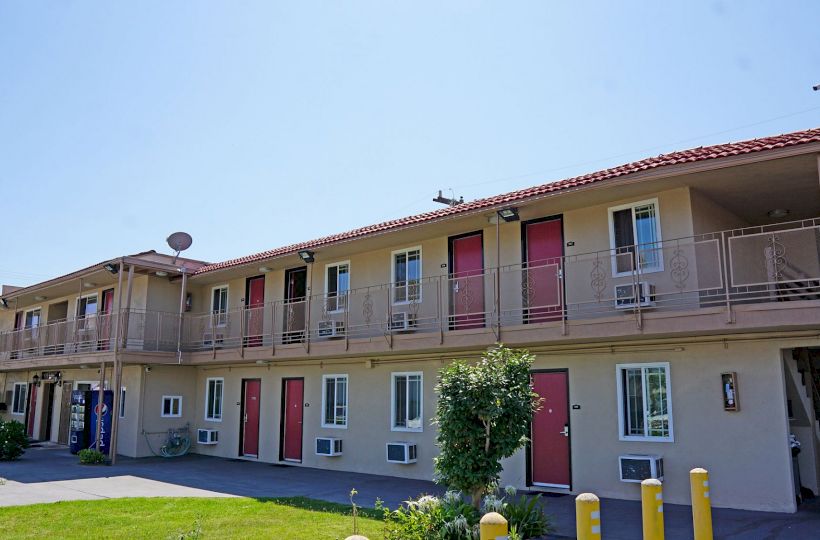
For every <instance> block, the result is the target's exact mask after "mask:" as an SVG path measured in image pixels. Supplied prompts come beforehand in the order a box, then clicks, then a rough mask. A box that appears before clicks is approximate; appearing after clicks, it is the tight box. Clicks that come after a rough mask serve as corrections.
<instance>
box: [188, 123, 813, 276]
mask: <svg viewBox="0 0 820 540" xmlns="http://www.w3.org/2000/svg"><path fill="white" fill-rule="evenodd" d="M814 142H820V128H815V129H808V130H805V131H796V132H794V133H786V134H783V135H775V136H772V137H763V138H761V139H751V140H747V141H740V142H734V143H725V144H716V145H713V146H699V147H697V148H691V149H689V150H681V151H679V152H672V153H670V154H661V155H659V156H656V157H650V158H646V159H642V160H640V161H635V162H632V163H627V164H625V165H620V166H618V167H613V168H611V169H604V170H602V171H598V172H593V173H589V174H585V175H582V176H576V177H574V178H567V179H565V180H559V181H557V182H550V183H548V184H541V185H539V186H534V187H530V188H526V189H521V190H518V191H512V192H510V193H504V194H501V195H495V196H493V197H487V198H484V199H476V200H474V201H469V202H466V203H463V204H459V205H457V206H452V207H448V208H441V209H439V210H434V211H432V212H424V213H423V214H416V215H414V216H409V217H404V218H400V219H394V220H391V221H385V222H383V223H377V224H375V225H368V226H367V227H361V228H359V229H353V230H352V231H347V232H343V233H339V234H333V235H330V236H325V237H322V238H317V239H315V240H309V241H307V242H301V243H299V244H291V245H289V246H284V247H280V248H276V249H272V250H269V251H263V252H261V253H256V254H254V255H248V256H245V257H239V258H238V259H231V260H228V261H223V262H219V263H214V264H209V265H205V266H203V267H201V268H200V269H199V270H197V271H196V274H197V275H198V274H204V273H206V272H213V271H216V270H222V269H225V268H231V267H234V266H240V265H243V264H250V263H253V262H258V261H263V260H266V259H271V258H274V257H281V256H283V255H289V254H294V253H296V252H298V251H300V250H303V249H314V248H318V247H321V246H326V245H328V244H335V243H337V242H343V241H348V240H353V239H356V238H361V237H364V236H370V235H374V234H378V233H383V232H387V231H393V230H398V229H402V228H405V227H410V226H413V225H418V224H421V223H428V222H433V221H437V220H440V219H443V218H447V217H451V216H454V215H459V214H468V213H470V212H474V211H479V210H485V209H488V208H493V207H501V206H504V205H507V204H509V203H513V202H523V201H526V200H527V199H531V198H534V197H538V196H540V195H544V194H547V193H551V192H556V191H563V190H568V189H571V188H577V187H581V186H586V185H588V184H593V183H597V182H602V181H604V180H610V179H612V178H618V177H620V176H624V175H628V174H633V173H637V172H641V171H647V170H650V169H657V168H660V167H667V166H670V165H678V164H682V163H693V162H696V161H707V160H710V159H718V158H724V157H730V156H739V155H743V154H751V153H755V152H764V151H766V150H775V149H778V148H785V147H789V146H797V145H801V144H807V143H814Z"/></svg>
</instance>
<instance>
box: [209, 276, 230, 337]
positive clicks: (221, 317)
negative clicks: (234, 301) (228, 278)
mask: <svg viewBox="0 0 820 540" xmlns="http://www.w3.org/2000/svg"><path fill="white" fill-rule="evenodd" d="M222 289H225V305H224V306H220V311H216V310H215V309H214V291H216V290H222ZM230 298H231V288H230V286H229V285H228V284H227V283H225V284H223V285H216V286H214V287H211V298H210V299H209V300H208V303H209V304H210V312H211V315H212V316H213V317H214V319H216V321H215V322H216V324H214V326H215V327H217V328H224V327H225V326H227V325H228V309H229V308H228V306H229V305H230ZM222 310H224V311H222Z"/></svg>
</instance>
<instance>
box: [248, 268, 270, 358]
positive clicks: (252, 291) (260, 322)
mask: <svg viewBox="0 0 820 540" xmlns="http://www.w3.org/2000/svg"><path fill="white" fill-rule="evenodd" d="M245 294H246V298H247V299H248V301H247V303H246V311H245V313H246V314H247V324H246V326H245V328H246V330H245V332H246V334H247V339H246V341H245V345H246V346H248V347H259V346H260V345H262V335H263V333H264V316H265V276H259V277H254V278H250V279H248V283H247V286H246V291H245Z"/></svg>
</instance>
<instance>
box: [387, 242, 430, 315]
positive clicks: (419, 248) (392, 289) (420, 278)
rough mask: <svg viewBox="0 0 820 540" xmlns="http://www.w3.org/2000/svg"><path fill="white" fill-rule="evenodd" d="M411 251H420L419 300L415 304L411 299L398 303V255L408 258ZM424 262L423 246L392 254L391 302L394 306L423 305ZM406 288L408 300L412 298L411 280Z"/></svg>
mask: <svg viewBox="0 0 820 540" xmlns="http://www.w3.org/2000/svg"><path fill="white" fill-rule="evenodd" d="M411 251H418V252H419V285H418V289H419V298H418V300H416V301H415V302H413V301H411V300H409V299H408V300H399V301H396V290H398V287H396V255H401V254H404V255H405V257H406V256H407V254H409V253H410V252H411ZM422 261H423V255H422V252H421V246H413V247H408V248H404V249H397V250H395V251H393V252H391V253H390V283H391V285H392V287H391V291H390V300H391V301H392V302H393V305H394V306H404V305H408V304H411V303H416V304H420V303H421V300H422V290H423V287H422V286H421V280H422V279H423V276H424V267H423V265H422ZM404 288H405V290H406V291H407V292H406V293H405V296H406V298H409V297H410V286H409V280H408V281H407V282H405V285H404Z"/></svg>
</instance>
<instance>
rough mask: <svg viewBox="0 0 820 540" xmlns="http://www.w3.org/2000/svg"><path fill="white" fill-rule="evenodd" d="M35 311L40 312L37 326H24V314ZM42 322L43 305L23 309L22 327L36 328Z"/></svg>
mask: <svg viewBox="0 0 820 540" xmlns="http://www.w3.org/2000/svg"><path fill="white" fill-rule="evenodd" d="M35 311H39V312H40V316H39V317H38V318H37V326H26V316H27V315H28V314H29V313H34V312H35ZM42 322H43V307H42V306H37V307H33V308H28V309H26V310H25V311H23V329H26V330H29V329H32V328H37V327H38V326H42Z"/></svg>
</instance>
